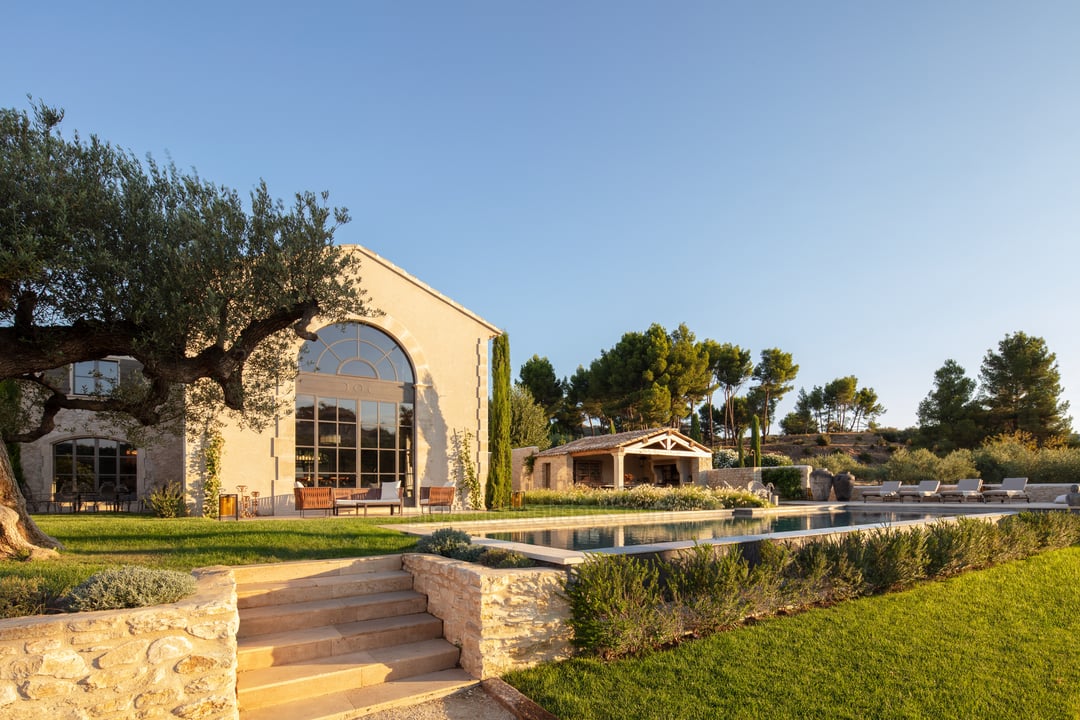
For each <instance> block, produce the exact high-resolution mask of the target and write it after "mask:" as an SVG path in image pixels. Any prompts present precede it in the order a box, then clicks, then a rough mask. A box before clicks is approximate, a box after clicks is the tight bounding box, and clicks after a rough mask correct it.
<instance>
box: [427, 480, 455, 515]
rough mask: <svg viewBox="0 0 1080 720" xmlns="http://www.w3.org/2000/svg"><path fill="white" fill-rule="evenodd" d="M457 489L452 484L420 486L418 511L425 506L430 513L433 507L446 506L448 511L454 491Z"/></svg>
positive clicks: (451, 506)
mask: <svg viewBox="0 0 1080 720" xmlns="http://www.w3.org/2000/svg"><path fill="white" fill-rule="evenodd" d="M456 490H457V488H455V487H454V486H452V485H447V486H442V487H424V488H420V512H421V513H423V512H424V508H427V511H428V513H429V514H430V513H431V512H432V510H433V509H434V508H437V507H438V508H446V511H447V512H449V511H450V510H451V508H453V505H454V492H455V491H456Z"/></svg>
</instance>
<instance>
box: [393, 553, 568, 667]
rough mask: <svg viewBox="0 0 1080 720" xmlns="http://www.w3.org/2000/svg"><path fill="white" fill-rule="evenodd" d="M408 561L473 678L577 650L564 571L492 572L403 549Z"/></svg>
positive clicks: (415, 585) (416, 582)
mask: <svg viewBox="0 0 1080 720" xmlns="http://www.w3.org/2000/svg"><path fill="white" fill-rule="evenodd" d="M404 566H405V569H406V570H408V571H409V572H411V573H412V574H413V578H414V580H413V588H414V589H415V590H416V591H417V592H421V593H424V594H425V595H427V597H428V612H429V613H431V614H432V615H434V616H436V617H438V618H439V619H441V620H442V621H443V635H444V636H445V637H446V639H447V640H448V641H450V642H452V643H454V644H455V645H457V646H458V647H460V648H461V667H462V668H464V669H465V671H466V672H468V673H470V674H471V675H472V676H473V677H475V678H478V679H481V680H483V679H487V678H492V677H497V676H499V675H502V674H503V673H506V672H509V671H510V670H514V669H518V668H525V667H529V666H532V665H536V664H537V663H542V662H547V661H550V660H560V659H563V658H567V657H570V655H571V654H572V648H571V646H570V638H571V636H572V633H571V630H570V628H569V626H568V625H567V624H566V618H568V617H569V616H570V609H569V606H568V605H567V603H566V600H565V599H563V598H562V597H560V595H559V593H560V591H561V590H562V581H563V579H564V578H565V577H566V573H565V572H564V571H562V570H553V569H550V568H533V569H518V570H494V569H491V568H486V567H484V566H482V565H477V564H475V563H467V562H462V561H459V560H451V559H449V558H444V557H438V556H435V555H419V554H409V555H405V558H404Z"/></svg>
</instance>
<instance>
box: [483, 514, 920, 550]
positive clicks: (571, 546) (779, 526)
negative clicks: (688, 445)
mask: <svg viewBox="0 0 1080 720" xmlns="http://www.w3.org/2000/svg"><path fill="white" fill-rule="evenodd" d="M936 517H941V515H940V514H936V513H925V512H884V511H872V512H863V511H851V510H837V511H832V512H819V513H810V514H801V515H769V516H764V517H724V518H714V519H711V520H683V521H678V522H654V523H648V522H641V521H632V522H628V523H626V524H622V525H589V526H579V527H558V528H539V529H529V530H513V531H501V532H485V533H474V534H476V535H480V536H483V537H487V538H491V539H493V540H508V541H511V542H519V543H526V544H528V545H541V546H543V547H551V548H560V549H563V550H579V551H581V550H585V551H587V550H601V549H604V548H613V547H626V546H628V545H652V544H654V543H669V542H679V541H683V540H708V539H711V538H728V537H739V536H744V535H768V534H771V533H780V532H791V531H799V530H821V529H827V528H839V527H851V526H859V525H882V524H890V523H895V522H902V521H906V520H926V519H932V518H936Z"/></svg>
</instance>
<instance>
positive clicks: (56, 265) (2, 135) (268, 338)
mask: <svg viewBox="0 0 1080 720" xmlns="http://www.w3.org/2000/svg"><path fill="white" fill-rule="evenodd" d="M62 119H63V111H61V110H57V109H55V108H51V107H48V106H46V105H44V104H40V103H39V104H37V105H36V106H34V108H33V112H32V113H30V114H28V113H27V112H24V111H18V110H15V109H3V110H0V214H2V218H3V219H2V221H0V347H3V348H4V351H3V353H2V354H0V380H3V379H12V380H15V381H17V382H18V383H19V385H20V389H21V390H22V392H23V397H24V398H25V401H24V402H23V403H22V404H21V405H20V410H21V411H22V412H21V413H19V414H18V417H13V418H7V421H6V422H5V423H4V425H3V427H2V429H0V431H2V434H3V439H4V440H5V441H17V442H30V441H33V440H35V439H38V438H40V437H42V436H44V435H46V434H47V433H49V432H50V431H51V430H53V428H54V427H55V424H56V418H57V414H58V413H59V412H61V411H62V410H85V411H97V412H103V413H107V414H109V416H110V417H113V418H128V419H129V420H131V421H133V422H134V423H135V424H138V425H141V426H151V425H155V424H159V423H162V422H168V421H169V420H171V419H175V418H177V417H179V416H180V414H181V412H183V413H184V414H185V416H187V417H189V418H190V417H191V413H195V414H196V415H198V414H199V413H200V412H201V413H203V417H206V416H208V415H210V414H213V413H216V412H218V411H219V410H220V409H222V408H225V409H226V411H231V412H232V413H233V414H235V415H236V417H238V418H239V419H240V421H241V422H243V423H247V424H249V425H253V426H259V425H260V424H261V423H264V422H266V421H267V420H269V419H270V418H271V417H273V415H274V414H275V412H276V411H277V410H278V404H277V403H278V401H277V400H276V399H275V392H274V390H275V388H276V387H277V386H278V385H279V383H280V382H281V381H283V380H286V379H288V378H289V377H290V373H295V369H296V363H295V355H294V353H293V352H291V350H290V348H291V347H293V343H295V339H294V338H296V337H297V336H298V337H300V338H305V339H314V338H315V337H316V336H315V335H314V334H313V332H312V331H311V330H310V327H311V323H312V321H313V320H314V319H315V318H316V317H318V318H320V320H321V321H322V322H337V321H341V320H344V319H346V318H349V317H358V316H364V315H368V314H371V312H372V310H371V309H370V308H369V307H368V305H367V302H366V299H365V293H364V291H363V290H362V288H361V287H360V285H359V274H358V271H359V259H358V258H357V257H356V256H354V255H353V254H351V253H349V252H348V251H346V250H345V249H343V248H341V247H339V246H337V245H335V244H334V232H335V230H336V229H337V228H338V227H340V226H341V225H343V224H344V223H346V222H348V219H349V218H348V213H347V212H346V211H345V210H344V209H340V208H331V207H329V206H328V205H327V199H328V196H327V194H326V193H322V194H321V195H316V194H313V193H309V192H303V193H298V194H296V195H295V197H294V199H293V201H292V203H291V204H290V205H289V206H286V205H285V204H284V203H283V202H281V201H280V200H275V199H274V198H272V197H271V195H270V193H269V191H268V189H267V187H266V185H265V184H264V183H262V182H260V183H259V184H257V185H256V186H255V188H254V190H252V192H251V194H250V199H249V201H248V202H244V201H243V200H242V199H241V197H240V195H239V193H237V192H236V191H234V190H232V189H229V188H226V187H221V186H218V185H214V184H213V183H211V182H208V181H206V180H203V179H202V178H201V177H199V176H198V175H197V174H196V173H194V172H190V173H187V172H181V171H179V170H177V169H176V167H175V166H173V165H171V164H170V165H167V166H161V165H159V164H157V163H155V162H154V161H153V160H152V159H150V158H147V159H146V160H145V161H140V160H139V159H138V158H136V157H135V156H134V155H133V154H132V153H131V152H129V151H126V150H121V149H119V148H117V147H114V146H113V145H111V144H110V143H108V142H104V141H102V140H99V139H98V138H97V137H95V136H93V135H91V136H90V137H88V138H83V137H81V136H79V134H77V133H75V134H73V135H72V136H71V137H70V138H65V137H64V136H63V135H62V134H61V133H60V131H59V125H60V123H61V121H62ZM106 356H123V357H131V358H134V359H135V360H137V361H138V363H139V364H140V365H141V372H140V373H138V374H137V376H136V377H132V378H127V379H126V380H125V381H124V382H120V383H117V384H115V385H112V384H104V383H103V384H102V387H101V388H97V389H96V390H95V391H94V392H92V393H90V394H82V395H73V394H71V393H70V392H68V390H67V388H66V386H65V385H64V384H63V383H60V382H57V380H56V376H57V372H56V369H59V368H65V367H66V366H68V365H71V364H72V363H78V362H86V361H92V360H96V359H101V358H104V357H106ZM50 371H52V372H50ZM58 547H59V543H58V542H57V541H56V540H54V539H53V538H50V537H48V536H47V535H45V534H44V533H42V532H41V531H40V530H39V529H38V527H37V526H36V525H35V524H34V522H33V520H32V519H31V518H30V516H29V515H28V514H27V512H26V507H25V501H24V499H23V497H22V495H21V493H20V492H19V488H18V486H17V484H16V483H15V481H14V479H13V475H12V470H11V465H10V462H9V460H8V456H7V453H6V451H5V450H4V449H3V447H2V445H0V556H2V555H8V556H10V555H15V554H19V555H27V554H28V555H31V556H41V555H48V554H51V551H54V550H55V549H56V548H58Z"/></svg>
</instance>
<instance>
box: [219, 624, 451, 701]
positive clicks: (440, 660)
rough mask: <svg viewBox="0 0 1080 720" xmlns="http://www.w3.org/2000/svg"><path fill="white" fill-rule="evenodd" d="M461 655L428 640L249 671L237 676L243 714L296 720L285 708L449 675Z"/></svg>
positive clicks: (447, 644)
mask: <svg viewBox="0 0 1080 720" xmlns="http://www.w3.org/2000/svg"><path fill="white" fill-rule="evenodd" d="M458 655H459V651H458V649H457V648H456V647H454V646H453V645H451V644H450V643H448V642H446V641H445V640H442V639H439V640H423V641H421V642H416V643H409V644H405V645H394V646H392V647H386V648H374V649H371V650H361V651H359V652H355V653H348V654H345V655H337V656H334V657H329V658H316V659H313V660H308V661H305V662H300V663H293V664H290V665H280V666H275V667H268V668H261V669H258V670H249V671H247V672H244V673H239V674H238V675H237V697H238V699H239V702H240V709H241V711H242V712H245V713H246V712H248V711H251V710H258V709H259V708H269V707H271V706H276V708H275V709H276V710H277V711H278V713H279V714H277V715H276V717H277V718H278V719H279V720H284V719H285V718H290V720H291V717H292V716H290V715H288V714H286V713H284V712H283V711H282V710H281V708H280V706H281V705H282V704H284V703H293V702H298V701H303V700H304V699H305V698H313V697H317V696H319V695H327V694H330V693H341V692H345V691H349V690H356V689H358V688H365V687H370V686H372V685H378V684H380V683H387V682H390V681H394V680H401V679H403V678H412V677H414V676H418V675H426V674H428V673H433V672H437V671H439V670H449V669H451V668H454V667H455V666H456V665H457V662H458Z"/></svg>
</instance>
